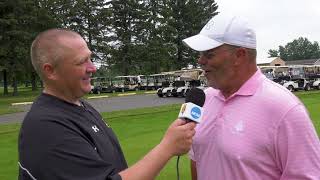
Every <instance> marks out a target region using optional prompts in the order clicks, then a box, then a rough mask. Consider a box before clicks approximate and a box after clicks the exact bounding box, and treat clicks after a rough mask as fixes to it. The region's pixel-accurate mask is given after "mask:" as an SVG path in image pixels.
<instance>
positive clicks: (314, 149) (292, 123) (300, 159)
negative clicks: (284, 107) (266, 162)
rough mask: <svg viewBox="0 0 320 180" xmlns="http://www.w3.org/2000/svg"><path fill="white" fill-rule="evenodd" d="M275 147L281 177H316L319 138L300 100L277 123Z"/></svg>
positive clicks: (315, 179)
mask: <svg viewBox="0 0 320 180" xmlns="http://www.w3.org/2000/svg"><path fill="white" fill-rule="evenodd" d="M275 151H276V161H277V164H278V167H279V168H280V171H282V176H281V179H283V180H284V179H290V180H298V179H299V180H319V179H320V141H319V138H318V136H317V133H316V131H315V128H314V127H313V124H312V122H311V119H310V118H309V115H308V113H307V110H306V109H305V107H304V106H303V105H302V104H299V105H297V106H295V107H293V108H292V109H291V110H289V111H288V112H287V113H286V115H285V116H284V118H283V119H282V120H281V122H280V123H279V126H278V128H277V132H276V137H275Z"/></svg>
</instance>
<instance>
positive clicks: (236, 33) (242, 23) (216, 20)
mask: <svg viewBox="0 0 320 180" xmlns="http://www.w3.org/2000/svg"><path fill="white" fill-rule="evenodd" d="M182 41H183V42H184V43H185V44H186V45H188V46H189V47H190V48H192V49H194V50H196V51H207V50H210V49H213V48H216V47H218V46H221V45H223V44H230V45H235V46H240V47H245V48H250V49H256V34H255V31H254V30H253V29H252V27H251V26H250V25H249V23H248V21H247V20H246V19H244V18H242V17H238V16H229V17H227V16H223V15H220V14H219V15H217V16H215V17H213V18H211V19H210V21H208V23H207V24H206V25H205V26H204V27H203V28H202V30H201V31H200V33H199V34H197V35H194V36H191V37H189V38H186V39H184V40H182Z"/></svg>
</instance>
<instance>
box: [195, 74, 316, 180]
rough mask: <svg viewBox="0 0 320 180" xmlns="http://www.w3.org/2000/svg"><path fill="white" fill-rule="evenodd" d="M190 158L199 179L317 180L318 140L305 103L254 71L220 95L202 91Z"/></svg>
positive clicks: (212, 90) (217, 92) (208, 90)
mask: <svg viewBox="0 0 320 180" xmlns="http://www.w3.org/2000/svg"><path fill="white" fill-rule="evenodd" d="M203 115H204V118H203V120H202V122H201V123H200V124H198V125H197V127H196V135H195V137H194V142H193V145H192V149H191V151H190V153H189V155H190V158H191V159H192V160H194V161H196V167H197V174H198V180H259V179H262V180H320V141H319V138H318V137H317V134H316V131H315V129H314V127H313V124H312V122H311V120H310V118H309V115H308V112H307V111H306V109H305V107H304V105H303V104H302V103H301V102H300V101H299V99H298V98H296V97H295V95H293V94H292V93H290V92H289V91H288V90H287V89H286V88H284V87H283V86H281V85H279V84H276V83H274V82H272V81H270V80H269V79H267V78H266V77H265V76H264V75H263V74H262V73H261V72H260V70H258V71H257V72H256V73H255V74H254V75H253V76H252V77H251V78H250V79H249V80H248V81H247V82H246V83H245V84H244V85H243V86H242V87H241V88H240V89H239V90H238V91H237V92H236V93H235V94H233V95H232V96H230V97H229V98H228V99H225V98H224V96H223V95H222V94H221V92H220V91H219V90H216V89H213V88H209V89H207V90H206V101H205V104H204V114H203Z"/></svg>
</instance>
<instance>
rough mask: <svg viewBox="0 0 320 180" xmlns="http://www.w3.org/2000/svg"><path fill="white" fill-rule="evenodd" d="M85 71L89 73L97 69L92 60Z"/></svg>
mask: <svg viewBox="0 0 320 180" xmlns="http://www.w3.org/2000/svg"><path fill="white" fill-rule="evenodd" d="M87 71H88V72H90V73H95V72H96V71H97V67H96V66H95V65H94V63H93V62H92V61H90V62H89V63H88V66H87Z"/></svg>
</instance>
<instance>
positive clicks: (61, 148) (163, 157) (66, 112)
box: [19, 29, 195, 180]
mask: <svg viewBox="0 0 320 180" xmlns="http://www.w3.org/2000/svg"><path fill="white" fill-rule="evenodd" d="M31 60H32V64H33V66H34V68H35V70H36V71H37V73H38V74H39V76H40V77H41V79H42V80H43V82H44V90H43V92H42V94H41V95H40V96H39V97H38V98H37V100H36V101H35V102H34V103H33V105H32V107H31V110H30V111H29V113H28V114H27V115H26V117H25V119H24V121H23V123H22V127H21V130H20V135H19V179H20V180H26V179H32V180H35V179H39V180H48V179H50V180H54V179H59V180H62V179H66V180H80V179H85V180H89V179H91V180H120V179H123V180H151V179H154V178H155V177H156V176H157V174H158V173H159V171H160V170H161V169H162V168H163V167H164V165H165V164H166V163H167V162H168V160H169V159H170V158H171V157H173V156H175V155H181V154H184V153H186V152H188V151H189V149H190V145H191V143H192V137H193V135H194V134H195V131H194V127H195V124H194V123H188V124H186V122H184V121H183V120H180V119H178V120H176V121H174V122H173V123H172V124H171V125H170V127H169V128H168V130H167V132H166V134H165V135H164V137H163V139H162V141H161V142H160V143H159V144H158V145H157V146H156V147H155V148H154V149H152V150H151V151H150V152H149V153H148V154H147V155H146V156H145V157H143V158H142V159H141V160H140V161H138V162H137V163H136V164H134V165H133V166H131V167H130V168H128V167H127V162H126V160H125V157H124V155H123V153H122V150H121V147H120V145H119V143H118V140H117V138H116V136H115V134H114V133H113V131H112V129H111V128H110V127H109V125H108V124H106V123H105V122H104V121H103V119H102V117H101V115H100V114H99V113H98V112H97V111H96V110H95V109H94V108H93V107H92V106H90V104H88V103H87V102H85V101H83V100H81V97H83V96H84V95H85V94H86V93H88V92H89V91H90V90H91V85H90V77H91V75H92V74H93V73H95V72H96V67H95V66H94V64H93V63H92V62H91V51H90V50H89V49H88V47H87V44H86V42H85V41H84V39H83V38H82V37H81V36H80V35H79V34H77V33H75V32H73V31H70V30H62V29H51V30H47V31H45V32H42V33H40V34H39V35H38V36H37V37H36V39H35V40H34V41H33V43H32V46H31Z"/></svg>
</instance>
